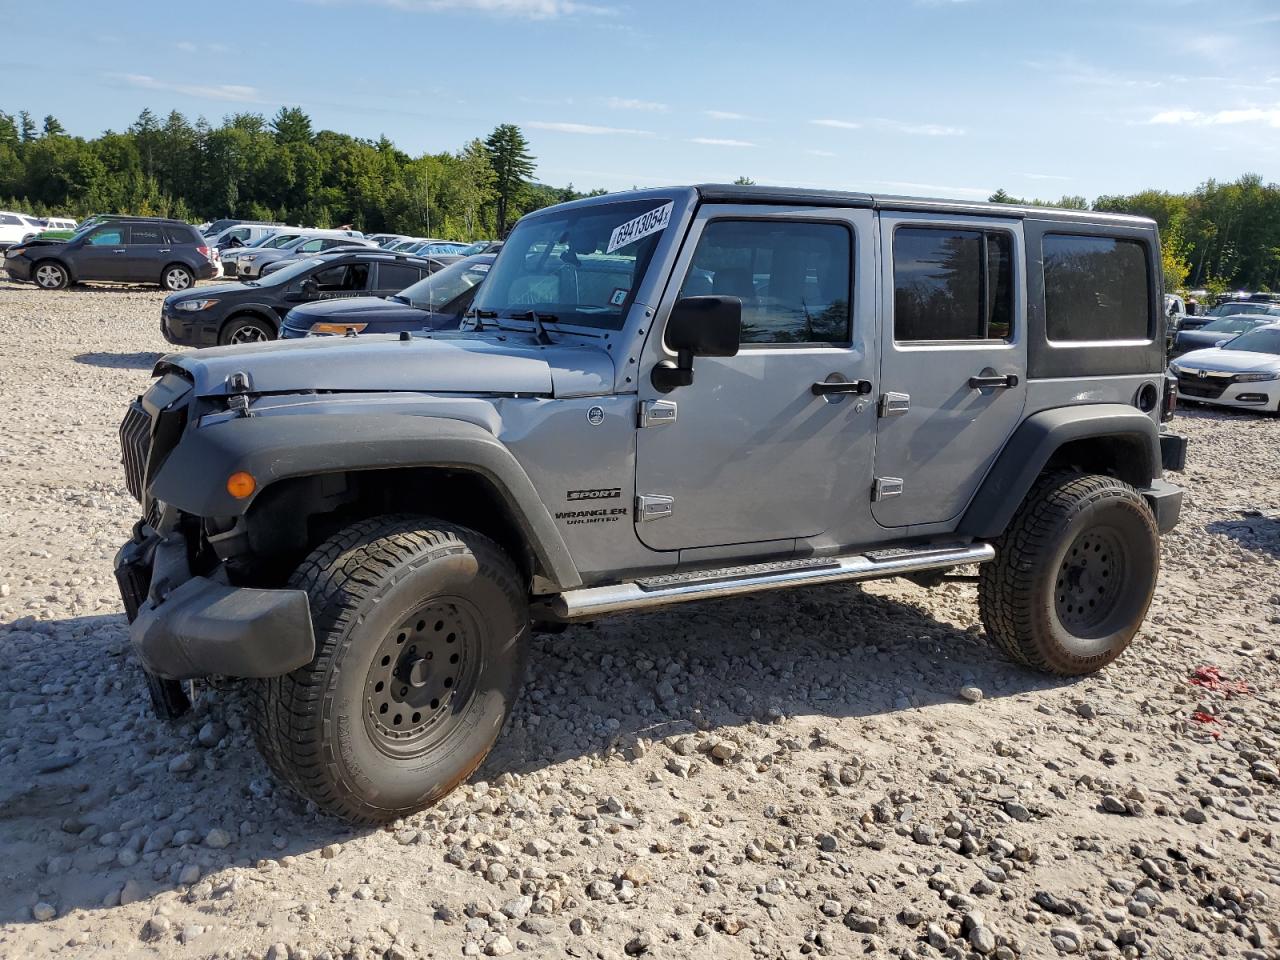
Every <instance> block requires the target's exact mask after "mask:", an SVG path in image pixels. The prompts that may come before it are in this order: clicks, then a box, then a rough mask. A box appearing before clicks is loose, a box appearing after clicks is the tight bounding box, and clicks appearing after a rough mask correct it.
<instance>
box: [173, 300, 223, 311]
mask: <svg viewBox="0 0 1280 960" xmlns="http://www.w3.org/2000/svg"><path fill="white" fill-rule="evenodd" d="M217 302H218V301H217V300H183V301H182V302H181V303H176V304H174V306H173V309H175V310H186V311H187V312H189V313H195V312H196V311H197V310H208V309H209V308H210V307H212V306H213V305H214V304H215V303H217Z"/></svg>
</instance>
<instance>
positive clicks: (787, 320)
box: [636, 204, 876, 553]
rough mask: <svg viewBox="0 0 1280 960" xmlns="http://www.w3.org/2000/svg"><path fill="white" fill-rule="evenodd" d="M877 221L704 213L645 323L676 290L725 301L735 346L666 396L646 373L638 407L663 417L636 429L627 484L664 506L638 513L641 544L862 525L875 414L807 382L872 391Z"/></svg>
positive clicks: (771, 540)
mask: <svg viewBox="0 0 1280 960" xmlns="http://www.w3.org/2000/svg"><path fill="white" fill-rule="evenodd" d="M874 228H875V223H874V212H873V211H872V210H870V209H865V210H864V209H844V210H806V209H797V208H776V209H775V208H770V207H766V206H758V205H750V206H734V205H727V204H726V205H706V206H703V207H702V208H701V209H700V211H699V213H698V215H697V218H696V219H695V221H694V223H693V225H692V227H691V230H690V236H689V238H688V239H687V240H686V242H685V246H684V250H683V252H682V253H681V255H680V259H679V260H678V262H677V264H676V268H675V271H674V273H673V277H672V282H671V284H670V285H669V286H668V289H667V292H666V294H665V295H664V299H663V302H662V305H661V308H660V310H659V313H658V317H657V318H656V320H657V323H656V325H655V327H654V332H655V335H657V334H660V333H661V331H662V329H663V326H664V325H665V321H666V317H667V315H668V314H669V313H670V311H671V308H672V306H673V304H674V303H675V301H676V300H677V299H679V298H680V297H686V296H698V295H707V294H718V295H723V296H731V297H738V298H740V299H741V301H742V345H741V349H740V351H739V353H738V355H737V356H734V357H698V358H697V360H696V361H695V363H694V375H693V383H692V384H691V385H689V386H683V387H677V388H676V389H674V390H672V391H670V392H669V393H662V392H660V391H658V390H657V388H655V387H654V386H653V385H652V383H651V380H650V377H649V371H647V370H646V371H644V375H643V376H642V378H641V382H640V400H641V409H642V411H644V410H646V409H650V408H652V407H653V405H655V404H656V405H657V409H658V410H659V411H660V412H661V413H662V414H663V416H662V417H661V418H654V419H652V420H651V421H650V422H649V423H648V425H644V426H642V427H641V428H640V430H639V431H638V439H637V449H636V492H637V494H638V495H639V496H640V498H641V503H642V505H643V504H656V505H658V507H659V509H648V508H646V509H642V510H638V511H637V516H636V533H637V535H638V536H639V538H640V540H641V541H642V542H643V543H644V544H645V545H646V546H648V547H651V548H652V549H655V550H685V549H693V548H699V547H716V546H725V545H730V544H743V545H745V544H755V545H757V546H756V551H759V550H766V551H769V552H779V553H785V552H788V551H790V550H792V549H794V547H795V541H796V540H797V539H809V540H817V541H819V542H822V541H823V540H825V541H836V542H839V541H843V542H850V541H852V540H853V539H855V538H856V535H855V534H854V532H853V531H854V529H855V528H857V527H859V526H861V527H864V528H865V527H867V526H870V525H871V521H870V516H869V504H868V498H867V490H868V489H869V488H870V484H871V464H872V458H873V453H874V443H875V433H874V430H875V418H874V407H873V405H872V404H870V403H868V402H867V397H866V396H865V393H863V394H858V393H850V392H846V393H825V394H819V393H816V392H815V391H814V385H815V384H822V385H825V384H828V383H830V382H832V381H847V382H848V386H849V388H851V389H852V388H858V389H865V391H866V392H869V391H870V389H871V386H872V385H871V381H872V380H873V379H874V377H875V373H876V371H875V363H874V356H875V353H874V340H875V299H874V296H875V270H874V256H875V243H874V233H875V230H874ZM645 420H646V416H645V414H644V413H642V423H643V422H645ZM743 552H744V553H750V552H755V551H753V550H751V549H745V550H743Z"/></svg>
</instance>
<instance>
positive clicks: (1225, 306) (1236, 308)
mask: <svg viewBox="0 0 1280 960" xmlns="http://www.w3.org/2000/svg"><path fill="white" fill-rule="evenodd" d="M1250 306H1252V304H1248V303H1220V304H1218V305H1217V306H1216V307H1211V308H1210V309H1209V316H1211V317H1229V316H1231V315H1232V314H1233V313H1248V312H1249V307H1250Z"/></svg>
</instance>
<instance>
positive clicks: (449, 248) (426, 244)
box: [406, 240, 467, 257]
mask: <svg viewBox="0 0 1280 960" xmlns="http://www.w3.org/2000/svg"><path fill="white" fill-rule="evenodd" d="M465 249H467V245H466V244H465V243H454V242H453V241H452V240H426V241H423V242H422V243H419V244H418V245H417V246H413V247H410V248H409V249H408V250H407V251H406V252H408V253H414V254H417V255H418V256H420V257H441V256H452V257H460V256H462V255H463V254H462V251H463V250H465Z"/></svg>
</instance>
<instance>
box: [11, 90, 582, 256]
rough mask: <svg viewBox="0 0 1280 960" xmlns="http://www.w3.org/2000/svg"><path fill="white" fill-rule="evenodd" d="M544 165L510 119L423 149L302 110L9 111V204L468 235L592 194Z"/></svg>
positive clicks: (35, 210)
mask: <svg viewBox="0 0 1280 960" xmlns="http://www.w3.org/2000/svg"><path fill="white" fill-rule="evenodd" d="M495 158H496V160H497V162H498V163H501V164H502V167H501V173H500V171H499V169H498V168H497V167H496V166H495ZM533 171H534V161H533V157H532V156H530V154H529V151H528V144H527V142H526V141H525V139H524V136H523V135H522V134H521V132H520V130H519V128H518V127H514V126H510V125H503V126H501V127H498V128H497V129H496V130H494V131H493V133H492V134H491V135H490V137H489V138H488V140H487V141H482V140H480V139H473V140H471V141H470V142H469V143H467V144H465V145H464V146H463V147H462V149H461V150H459V151H458V152H456V153H451V152H442V153H434V154H430V153H429V154H423V155H422V156H419V157H411V156H409V155H408V154H406V153H405V152H404V151H402V150H399V149H397V148H396V146H395V144H393V143H392V142H391V141H390V140H388V139H387V138H386V137H383V138H381V139H379V140H377V141H370V140H362V139H358V138H355V137H350V136H347V135H346V134H342V133H336V132H334V131H332V130H319V131H315V130H313V129H312V126H311V118H310V117H309V116H307V114H306V113H305V112H304V111H303V110H302V109H300V108H298V107H282V108H281V109H280V110H279V111H278V112H277V113H276V114H275V116H273V117H272V118H271V119H270V121H268V120H267V119H266V118H265V117H263V116H261V115H259V114H256V113H237V114H232V115H230V116H228V117H225V118H224V119H223V121H222V123H221V124H220V125H219V126H217V127H214V126H212V125H210V124H209V122H208V121H207V120H205V119H204V118H203V117H201V118H200V119H198V120H196V121H195V122H194V123H192V122H190V121H189V120H188V119H187V118H186V117H184V116H183V115H182V114H181V113H178V112H177V111H173V112H171V113H169V114H168V116H165V117H163V118H162V117H161V116H159V115H157V114H156V113H154V112H152V111H151V110H143V111H142V113H141V114H139V115H138V118H137V120H135V121H134V122H133V123H132V124H130V125H129V128H128V129H127V130H125V131H124V132H123V133H117V132H114V131H111V130H108V131H106V132H104V133H103V134H102V135H101V136H99V137H97V138H95V139H85V138H82V137H72V136H68V135H67V133H66V131H65V129H64V128H63V126H62V124H61V123H59V122H58V120H57V118H55V117H52V116H50V117H46V118H45V120H44V125H43V132H41V131H40V130H39V129H38V128H37V126H36V123H35V121H34V120H33V119H32V118H31V115H30V114H29V113H27V112H26V111H20V112H19V113H17V114H16V115H14V114H10V113H5V112H3V111H0V207H3V208H5V209H14V210H23V211H27V212H30V213H32V214H35V215H52V214H63V215H71V216H77V217H85V216H88V215H90V214H94V213H133V214H144V215H158V216H174V217H180V218H182V219H194V220H199V219H206V220H212V219H215V218H217V217H225V216H238V217H245V218H250V219H255V220H278V221H281V222H284V223H294V224H305V225H308V226H318V227H330V226H335V225H338V224H343V223H350V224H352V225H353V226H355V227H357V228H358V229H362V230H365V231H369V232H373V231H382V230H386V231H392V232H396V233H406V234H410V235H414V236H436V237H443V238H449V239H467V240H470V239H476V238H478V237H485V236H490V237H491V236H497V235H498V232H499V225H500V224H501V225H502V227H503V228H505V227H506V226H507V225H509V224H510V223H511V222H512V221H514V220H515V219H517V218H518V217H520V216H521V215H523V214H524V213H527V212H528V211H530V210H535V209H537V208H539V207H542V206H546V205H548V204H551V203H559V202H561V201H563V200H572V199H575V198H577V197H579V196H582V194H580V193H578V192H577V191H575V190H574V189H573V188H572V187H568V188H557V187H547V186H543V185H541V184H534V183H532V182H531V177H532V176H533Z"/></svg>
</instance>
